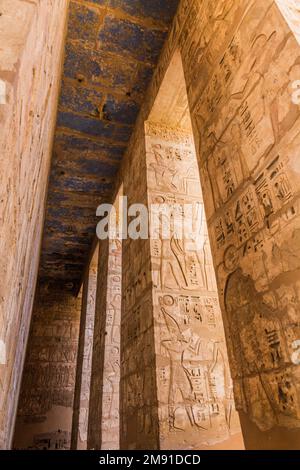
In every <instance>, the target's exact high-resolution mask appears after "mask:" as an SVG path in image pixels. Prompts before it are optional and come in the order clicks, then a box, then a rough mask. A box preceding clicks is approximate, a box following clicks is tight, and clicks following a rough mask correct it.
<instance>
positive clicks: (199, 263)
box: [121, 123, 241, 449]
mask: <svg viewBox="0 0 300 470" xmlns="http://www.w3.org/2000/svg"><path fill="white" fill-rule="evenodd" d="M145 143H146V149H143V148H141V149H140V151H135V152H134V156H133V161H132V169H134V170H135V173H136V174H137V175H138V176H139V178H140V183H139V184H137V185H135V183H134V182H133V183H132V184H131V185H129V184H128V185H127V184H125V183H124V193H125V194H129V201H128V202H129V204H130V202H140V203H141V202H145V199H146V203H148V206H149V209H152V208H153V205H160V210H161V211H162V212H161V213H162V218H161V220H163V221H165V223H166V224H165V227H167V228H170V233H169V235H168V234H167V235H166V236H165V237H164V236H162V233H161V232H155V228H154V223H155V218H154V217H150V227H149V228H150V233H151V239H150V240H136V241H135V240H130V239H128V240H126V242H125V243H124V253H123V256H124V260H123V261H124V263H123V267H124V291H123V292H124V296H123V298H124V303H123V312H122V347H121V353H122V356H121V357H122V371H121V407H122V410H121V413H122V427H121V439H122V448H131V449H134V448H147V449H153V448H154V449H155V448H156V449H157V448H160V449H185V448H191V449H211V448H225V449H226V448H230V446H234V445H236V446H237V447H238V446H240V445H241V442H240V441H239V439H240V426H239V420H238V416H237V413H236V411H235V407H234V402H233V388H232V382H231V377H230V372H229V366H228V359H227V351H226V346H225V337H224V330H223V323H222V318H221V311H220V307H219V301H218V294H217V287H216V280H215V274H214V269H213V264H212V259H211V251H210V245H209V241H208V234H207V227H206V219H205V213H204V207H203V201H202V192H201V186H200V178H199V170H198V167H197V160H196V154H195V150H194V144H193V139H192V136H191V134H186V133H182V132H181V131H177V130H175V131H174V130H169V129H166V128H164V127H161V126H157V125H155V124H151V123H147V124H146V140H145ZM124 178H125V181H126V176H125V177H124ZM132 178H133V181H134V178H137V176H135V177H134V176H133V174H131V173H130V169H129V176H128V183H129V180H131V181H132ZM126 191H128V193H127V192H126ZM145 196H146V197H145ZM190 209H192V210H191V212H188V211H189V210H190ZM185 210H186V211H187V212H188V213H189V217H190V219H191V220H190V221H191V223H192V224H191V227H193V225H196V223H198V224H200V225H199V226H198V230H200V232H201V237H200V240H198V242H199V244H196V242H195V241H194V240H193V238H192V236H191V237H188V236H186V234H183V236H182V237H181V238H180V236H179V232H178V230H179V226H178V225H177V223H176V221H179V220H180V215H181V214H182V213H183V211H185ZM195 229H196V230H197V228H196V227H195ZM236 435H237V436H238V438H237V440H236V441H235V436H236ZM234 442H235V444H234Z"/></svg>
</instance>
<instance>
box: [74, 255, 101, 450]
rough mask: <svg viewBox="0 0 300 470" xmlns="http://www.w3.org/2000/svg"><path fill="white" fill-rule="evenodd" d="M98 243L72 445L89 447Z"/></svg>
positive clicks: (85, 311) (87, 296) (86, 289)
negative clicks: (88, 434)
mask: <svg viewBox="0 0 300 470" xmlns="http://www.w3.org/2000/svg"><path fill="white" fill-rule="evenodd" d="M97 264H98V247H97V248H96V251H95V253H94V256H93V258H92V261H91V263H90V266H89V270H88V274H87V275H86V278H85V280H84V284H83V296H82V297H83V298H82V310H81V318H80V333H79V345H78V355H77V369H76V385H75V394H74V406H73V420H72V439H71V445H72V449H78V450H86V449H87V433H88V416H89V403H90V384H91V370H92V353H93V334H94V324H95V303H96V290H97V271H98V269H97Z"/></svg>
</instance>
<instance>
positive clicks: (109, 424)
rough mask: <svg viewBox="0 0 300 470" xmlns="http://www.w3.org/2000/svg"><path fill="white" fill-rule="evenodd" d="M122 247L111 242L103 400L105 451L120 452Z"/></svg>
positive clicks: (115, 242)
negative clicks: (118, 450) (113, 450)
mask: <svg viewBox="0 0 300 470" xmlns="http://www.w3.org/2000/svg"><path fill="white" fill-rule="evenodd" d="M121 276H122V243H121V241H120V240H117V239H116V240H110V242H109V260H108V278H107V306H106V320H105V325H104V329H105V350H104V370H103V399H102V449H104V450H111V449H119V448H120V447H119V446H120V443H119V441H120V440H119V421H120V418H119V388H120V322H121V287H122V277H121Z"/></svg>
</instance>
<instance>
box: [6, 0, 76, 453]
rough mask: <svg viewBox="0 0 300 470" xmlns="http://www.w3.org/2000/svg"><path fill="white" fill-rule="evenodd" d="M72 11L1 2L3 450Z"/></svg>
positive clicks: (54, 2) (56, 5)
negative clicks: (68, 19)
mask: <svg viewBox="0 0 300 470" xmlns="http://www.w3.org/2000/svg"><path fill="white" fill-rule="evenodd" d="M67 7H68V1H67V0H43V1H36V0H33V1H30V2H28V1H25V0H9V1H6V0H1V2H0V11H1V26H0V43H1V54H0V81H1V82H2V84H3V83H4V84H5V86H3V85H2V87H1V90H4V91H5V92H4V95H2V97H1V99H0V103H1V104H0V128H1V132H0V168H1V170H0V219H1V222H2V225H3V227H1V238H0V272H1V285H0V341H2V342H3V344H4V345H5V346H4V347H5V363H3V361H2V362H1V361H0V448H7V447H9V446H10V444H11V440H12V433H13V427H14V418H15V413H16V407H17V400H18V393H19V387H20V381H21V376H22V368H23V362H24V356H25V349H26V342H27V336H28V330H29V324H30V317H31V310H32V304H33V298H34V290H35V284H36V278H37V271H38V263H39V247H40V240H41V232H42V227H43V214H44V204H45V196H46V187H47V180H48V174H49V166H50V156H51V145H52V139H53V130H54V124H55V114H56V108H57V100H58V89H59V78H60V70H61V60H62V50H63V40H64V32H65V22H66V14H67ZM3 221H4V223H3Z"/></svg>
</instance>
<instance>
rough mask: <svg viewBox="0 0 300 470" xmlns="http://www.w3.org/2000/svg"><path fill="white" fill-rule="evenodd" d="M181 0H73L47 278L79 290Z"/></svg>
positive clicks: (44, 268) (44, 265)
mask: <svg viewBox="0 0 300 470" xmlns="http://www.w3.org/2000/svg"><path fill="white" fill-rule="evenodd" d="M177 5H178V0H76V1H75V0H72V1H71V2H70V17H69V26H68V33H67V41H66V50H65V63H64V71H63V81H62V89H61V96H60V100H59V109H58V119H57V127H56V132H55V139H54V149H53V160H52V169H51V175H50V182H49V190H48V203H47V210H46V220H45V226H44V237H43V245H42V256H41V264H40V280H41V281H48V282H49V281H50V282H51V281H52V282H55V283H56V282H58V283H60V284H61V285H62V284H63V285H64V287H66V288H68V289H70V290H71V289H72V290H73V289H74V288H75V289H76V288H77V287H78V285H79V283H80V279H81V276H82V271H83V269H84V266H85V264H86V262H87V259H88V255H89V250H90V248H91V244H92V241H93V239H94V236H95V227H96V223H97V218H96V216H95V213H96V208H97V206H98V205H99V204H100V203H101V202H104V201H105V202H107V201H109V198H110V195H111V194H112V191H113V186H114V179H115V176H116V174H117V171H118V168H119V165H120V161H121V160H122V157H123V155H124V152H125V150H126V147H127V144H128V141H129V138H130V136H131V133H132V130H133V126H134V123H135V121H136V118H137V114H138V111H139V108H140V105H141V103H142V101H143V97H144V94H145V91H146V88H147V85H148V84H149V81H150V79H151V77H152V74H153V71H154V69H155V66H156V64H157V61H158V57H159V54H160V52H161V49H162V46H163V43H164V41H165V39H166V36H167V32H168V29H169V27H170V24H171V21H172V19H173V17H174V15H175V12H176V9H177Z"/></svg>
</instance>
